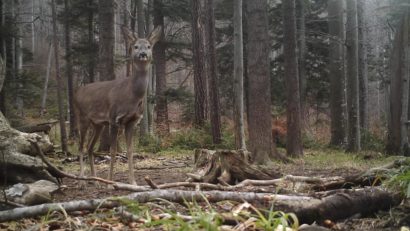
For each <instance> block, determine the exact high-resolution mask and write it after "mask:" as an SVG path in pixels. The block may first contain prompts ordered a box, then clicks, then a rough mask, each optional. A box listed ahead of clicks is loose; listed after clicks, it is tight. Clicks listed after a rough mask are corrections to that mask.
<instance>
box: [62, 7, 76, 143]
mask: <svg viewBox="0 0 410 231" xmlns="http://www.w3.org/2000/svg"><path fill="white" fill-rule="evenodd" d="M70 11H71V10H70V5H69V2H68V0H64V37H65V62H66V78H67V91H68V111H69V115H68V118H69V122H70V132H69V135H68V137H69V138H74V137H76V135H77V131H76V126H75V117H74V108H73V91H74V86H73V84H74V83H73V62H72V59H71V52H72V51H71V28H70V27H71V26H70Z"/></svg>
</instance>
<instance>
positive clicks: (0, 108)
mask: <svg viewBox="0 0 410 231" xmlns="http://www.w3.org/2000/svg"><path fill="white" fill-rule="evenodd" d="M5 1H6V0H2V1H1V27H2V28H5V25H6V13H7V10H6V2H5ZM1 58H2V59H3V64H2V65H3V71H4V77H5V74H6V73H7V68H8V67H7V58H8V57H7V40H6V38H5V36H2V37H1ZM3 81H4V79H3V80H1V82H0V112H2V113H3V114H5V113H6V93H5V91H3V90H1V89H2V88H1V87H2V86H3Z"/></svg>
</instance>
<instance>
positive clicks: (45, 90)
mask: <svg viewBox="0 0 410 231" xmlns="http://www.w3.org/2000/svg"><path fill="white" fill-rule="evenodd" d="M52 51H53V44H52V43H50V46H49V48H48V59H47V70H46V76H45V79H44V86H43V95H42V97H41V106H40V116H44V114H45V113H46V112H47V109H46V103H47V93H48V81H49V79H50V71H51V58H52Z"/></svg>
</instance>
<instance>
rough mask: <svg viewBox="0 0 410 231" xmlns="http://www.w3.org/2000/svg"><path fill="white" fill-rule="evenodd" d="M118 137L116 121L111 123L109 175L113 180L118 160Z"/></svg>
mask: <svg viewBox="0 0 410 231" xmlns="http://www.w3.org/2000/svg"><path fill="white" fill-rule="evenodd" d="M117 137H118V125H116V124H115V123H113V124H110V154H111V161H110V173H109V175H108V179H109V180H112V179H113V176H114V164H115V162H116V155H117Z"/></svg>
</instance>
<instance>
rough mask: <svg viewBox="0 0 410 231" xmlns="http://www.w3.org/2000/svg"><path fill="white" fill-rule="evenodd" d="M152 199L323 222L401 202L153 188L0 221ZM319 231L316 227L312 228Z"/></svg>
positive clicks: (5, 214) (24, 211)
mask: <svg viewBox="0 0 410 231" xmlns="http://www.w3.org/2000/svg"><path fill="white" fill-rule="evenodd" d="M152 198H161V199H163V200H166V201H170V202H178V203H183V202H187V201H188V202H191V201H194V202H199V201H201V202H207V203H208V202H219V201H227V200H229V201H237V202H240V203H243V202H244V201H247V202H249V203H259V204H261V203H262V204H263V205H267V208H272V207H273V208H275V210H278V211H283V212H286V213H290V212H292V213H294V214H295V215H296V217H297V218H298V221H299V222H300V223H301V224H303V223H308V224H310V223H313V222H315V221H316V222H318V223H322V222H323V221H325V220H326V219H328V220H331V221H335V220H340V219H345V218H348V217H351V216H353V215H355V214H363V215H370V214H374V213H376V212H377V211H379V210H388V209H390V208H391V207H394V206H397V205H399V204H400V202H401V200H402V198H400V197H399V196H397V195H392V194H391V193H389V192H387V191H385V190H382V189H379V188H370V189H357V190H343V191H340V192H334V193H333V194H328V195H325V196H321V195H314V196H303V195H302V196H297V195H280V194H272V193H254V192H225V191H206V192H202V191H183V190H154V191H150V192H137V193H132V194H129V195H127V196H123V197H118V198H117V200H110V198H103V199H93V200H80V201H69V202H63V203H51V204H43V205H35V206H27V207H23V208H15V209H12V210H7V211H1V212H0V222H5V221H11V220H17V219H21V218H30V217H36V216H41V215H45V214H48V213H51V212H54V211H61V209H62V210H64V211H66V212H68V213H69V212H73V211H82V210H89V211H94V210H96V209H97V208H114V207H118V206H120V205H121V201H124V200H125V201H130V200H134V201H136V202H138V203H140V204H141V203H146V202H149V201H151V200H152ZM315 230H318V229H315Z"/></svg>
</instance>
